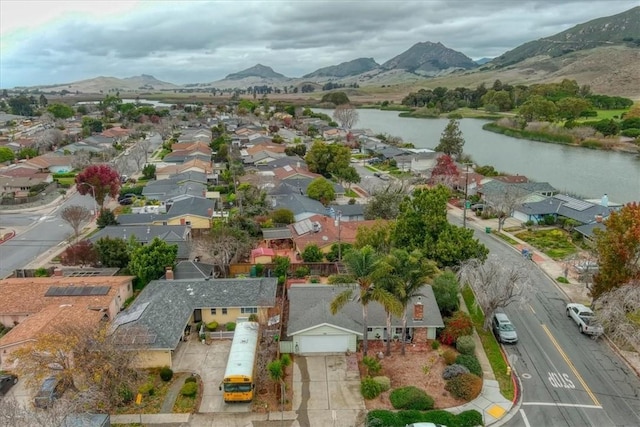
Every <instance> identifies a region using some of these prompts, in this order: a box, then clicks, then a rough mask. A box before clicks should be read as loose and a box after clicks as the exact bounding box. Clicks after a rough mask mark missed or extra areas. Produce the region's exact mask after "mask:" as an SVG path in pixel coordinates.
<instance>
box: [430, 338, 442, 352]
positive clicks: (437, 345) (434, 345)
mask: <svg viewBox="0 0 640 427" xmlns="http://www.w3.org/2000/svg"><path fill="white" fill-rule="evenodd" d="M439 348H440V341H435V340H434V341H431V350H437V349H439Z"/></svg>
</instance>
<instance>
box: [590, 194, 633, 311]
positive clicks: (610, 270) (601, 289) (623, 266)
mask: <svg viewBox="0 0 640 427" xmlns="http://www.w3.org/2000/svg"><path fill="white" fill-rule="evenodd" d="M604 224H605V229H604V230H596V231H595V234H596V251H597V253H598V266H599V269H598V273H597V274H596V275H595V276H594V279H593V287H592V289H591V296H592V297H593V299H594V300H597V299H598V298H600V297H601V296H602V295H604V294H605V293H607V292H610V291H613V290H615V289H617V288H619V287H621V286H624V285H627V284H630V283H631V284H632V283H636V284H638V283H640V204H638V203H637V202H633V203H629V204H627V205H625V206H624V207H623V208H622V209H620V211H618V212H615V211H614V212H611V214H610V215H609V218H607V220H606V221H605V222H604Z"/></svg>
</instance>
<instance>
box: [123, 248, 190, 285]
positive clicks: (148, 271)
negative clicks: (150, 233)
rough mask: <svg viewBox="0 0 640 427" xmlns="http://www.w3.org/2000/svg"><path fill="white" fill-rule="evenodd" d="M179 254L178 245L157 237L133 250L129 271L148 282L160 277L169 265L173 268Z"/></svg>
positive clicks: (142, 280) (144, 282)
mask: <svg viewBox="0 0 640 427" xmlns="http://www.w3.org/2000/svg"><path fill="white" fill-rule="evenodd" d="M177 254H178V245H170V244H168V243H167V242H165V241H163V240H160V239H159V238H157V237H156V238H154V239H153V241H152V242H151V243H149V244H147V245H144V246H140V247H138V248H136V249H134V250H133V251H132V253H131V260H130V261H129V271H131V273H133V274H135V275H136V276H138V278H139V279H140V281H141V282H142V283H143V284H147V283H149V282H150V281H151V280H155V279H158V278H160V277H161V276H162V275H163V274H164V272H165V270H166V268H167V267H171V268H173V267H174V265H175V262H176V256H177Z"/></svg>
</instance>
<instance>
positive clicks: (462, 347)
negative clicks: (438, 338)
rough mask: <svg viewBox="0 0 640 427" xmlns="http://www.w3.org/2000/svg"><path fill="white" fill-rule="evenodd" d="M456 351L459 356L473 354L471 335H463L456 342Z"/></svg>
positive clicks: (474, 347) (474, 346)
mask: <svg viewBox="0 0 640 427" xmlns="http://www.w3.org/2000/svg"><path fill="white" fill-rule="evenodd" d="M456 349H457V350H458V351H459V352H460V353H461V354H474V353H475V351H476V343H475V341H474V340H473V337H472V336H471V335H463V336H461V337H458V339H457V340H456Z"/></svg>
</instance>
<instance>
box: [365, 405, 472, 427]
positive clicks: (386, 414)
mask: <svg viewBox="0 0 640 427" xmlns="http://www.w3.org/2000/svg"><path fill="white" fill-rule="evenodd" d="M420 422H423V423H429V422H430V423H435V424H442V425H445V426H447V427H475V426H481V425H483V421H482V414H481V413H480V412H478V411H475V410H470V411H464V412H461V413H459V414H458V415H455V414H452V413H450V412H447V411H442V410H435V411H426V412H425V411H416V410H407V411H398V412H392V411H386V410H382V409H376V410H373V411H369V413H368V414H367V424H366V425H367V427H383V426H384V427H405V426H406V425H407V424H412V423H420Z"/></svg>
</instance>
